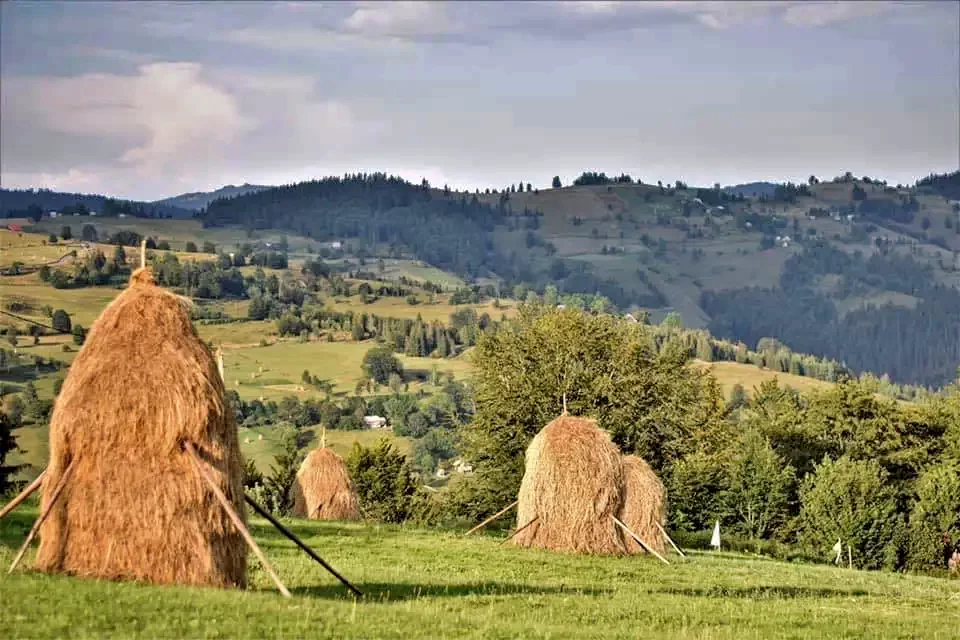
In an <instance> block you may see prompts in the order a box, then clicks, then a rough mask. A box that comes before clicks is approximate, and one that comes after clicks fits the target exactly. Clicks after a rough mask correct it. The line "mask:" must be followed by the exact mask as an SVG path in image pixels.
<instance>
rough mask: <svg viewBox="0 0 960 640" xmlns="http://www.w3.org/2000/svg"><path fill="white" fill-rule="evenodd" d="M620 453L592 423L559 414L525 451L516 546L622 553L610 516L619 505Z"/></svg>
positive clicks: (621, 482) (622, 539)
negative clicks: (530, 523) (524, 468)
mask: <svg viewBox="0 0 960 640" xmlns="http://www.w3.org/2000/svg"><path fill="white" fill-rule="evenodd" d="M622 486H623V469H622V463H621V460H620V452H619V451H617V447H616V446H615V445H614V444H613V443H612V442H611V441H610V437H609V436H608V435H607V434H606V433H605V432H604V431H602V430H601V429H599V428H598V427H597V423H596V422H595V421H594V420H590V419H586V418H575V417H572V416H561V417H559V418H557V419H556V420H554V421H553V422H551V423H550V424H548V425H547V426H546V427H544V428H543V429H542V430H541V431H540V433H538V434H537V435H536V437H535V438H534V439H533V441H532V442H531V443H530V446H529V447H528V448H527V459H526V470H525V472H524V474H523V481H522V482H521V484H520V493H519V496H518V504H517V527H518V528H519V527H523V526H524V525H526V524H527V523H529V522H530V521H532V520H533V519H534V518H536V522H534V523H533V524H532V525H530V526H528V527H526V528H525V529H523V530H522V531H520V532H519V533H517V535H516V536H514V538H513V541H512V542H513V544H516V545H519V546H522V547H540V548H544V549H553V550H556V551H573V552H578V553H626V545H625V542H624V537H623V534H622V533H621V531H620V529H619V528H618V527H617V526H616V525H615V524H614V522H613V516H615V515H617V514H618V513H620V511H621V508H622V506H623V493H622V489H621V487H622Z"/></svg>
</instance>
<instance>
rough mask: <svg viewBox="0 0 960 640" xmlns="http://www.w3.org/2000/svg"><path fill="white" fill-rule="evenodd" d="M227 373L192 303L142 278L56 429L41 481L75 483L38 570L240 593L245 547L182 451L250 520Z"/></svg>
mask: <svg viewBox="0 0 960 640" xmlns="http://www.w3.org/2000/svg"><path fill="white" fill-rule="evenodd" d="M223 394H224V389H223V382H222V380H221V378H220V376H219V374H218V372H217V364H216V362H215V361H214V358H213V356H212V355H211V353H210V351H209V350H208V349H207V347H206V346H205V345H204V344H203V342H201V340H200V338H198V337H197V333H196V331H195V330H194V328H193V325H192V324H191V322H190V316H189V314H188V311H187V305H186V303H185V301H183V300H182V299H181V298H179V297H177V296H175V295H174V294H172V293H170V292H168V291H166V290H164V289H162V288H160V287H158V286H156V285H155V283H154V280H153V276H152V275H151V273H150V271H149V270H148V269H138V270H137V271H136V272H134V274H133V276H132V277H131V279H130V287H129V288H128V289H127V290H126V291H124V292H123V293H121V294H120V295H119V296H117V298H116V299H115V300H114V301H113V302H112V303H110V305H109V306H108V307H107V308H106V309H105V310H104V312H103V313H102V314H101V315H100V317H99V318H98V319H97V320H96V322H94V323H93V326H92V327H91V329H90V333H89V334H88V336H87V340H86V343H85V344H84V346H83V348H82V349H81V350H80V353H79V354H78V355H77V358H76V360H74V362H73V365H72V366H71V367H70V372H69V375H68V376H67V378H66V380H65V381H64V384H63V389H62V391H61V393H60V396H59V397H58V398H57V401H56V406H55V408H54V412H53V418H52V419H51V422H50V464H49V466H48V467H47V474H46V478H45V480H44V496H43V498H44V505H46V504H47V502H48V500H49V499H50V495H49V494H50V493H51V491H49V490H48V489H49V488H51V487H54V486H56V484H57V482H58V481H59V479H60V478H61V476H62V474H63V473H64V471H65V469H66V467H67V465H68V464H72V472H71V475H70V478H69V479H68V480H67V482H66V484H65V489H64V491H63V493H62V494H61V496H60V498H59V500H57V501H56V503H55V506H54V508H53V510H52V512H51V514H50V517H49V518H48V519H47V520H46V522H44V524H43V526H42V527H41V528H40V549H39V552H38V554H37V559H36V567H37V568H38V569H41V570H43V571H50V572H63V573H68V574H73V575H79V576H90V577H97V578H106V579H130V580H144V581H149V582H158V583H178V584H194V585H212V586H234V585H235V586H244V585H245V583H246V565H247V560H246V547H245V545H244V540H243V538H242V537H241V535H240V533H238V532H237V530H236V528H235V527H234V525H233V524H232V523H231V521H230V520H229V519H228V516H227V514H226V512H225V511H224V509H223V507H222V506H221V504H220V503H219V502H218V501H217V499H216V498H215V496H214V495H213V493H212V492H211V490H210V487H209V485H207V484H206V483H204V481H203V479H201V477H200V476H199V475H198V473H197V470H196V467H195V466H194V463H193V461H192V459H191V458H190V457H189V454H188V453H186V452H185V451H184V450H183V443H184V442H190V443H192V444H193V445H194V447H196V449H197V452H198V453H199V455H200V456H201V457H202V458H203V459H204V460H205V461H206V462H207V464H208V466H209V468H210V475H211V476H212V477H213V478H214V480H215V482H216V483H217V484H218V485H219V487H220V488H221V489H222V491H223V492H224V493H225V494H226V496H227V498H228V499H229V500H230V501H231V502H232V503H233V506H234V508H235V509H236V511H237V512H238V513H239V514H240V517H241V518H245V513H246V511H245V509H244V499H243V486H242V484H241V480H242V477H243V470H242V465H241V461H240V448H239V445H238V443H237V431H236V427H235V425H234V422H233V418H232V414H231V411H230V409H229V407H228V406H225V404H224V401H223Z"/></svg>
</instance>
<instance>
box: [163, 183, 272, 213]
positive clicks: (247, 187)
mask: <svg viewBox="0 0 960 640" xmlns="http://www.w3.org/2000/svg"><path fill="white" fill-rule="evenodd" d="M269 188H270V187H266V186H261V185H256V184H242V185H240V186H235V185H232V184H228V185H227V186H225V187H220V188H219V189H216V190H214V191H193V192H191V193H181V194H180V195H178V196H173V197H170V198H164V199H163V200H157V201H156V202H155V203H154V204H156V205H166V206H172V207H180V208H182V209H191V210H193V211H199V210H200V209H203V208H204V207H206V206H207V205H209V204H210V203H211V202H213V201H214V200H217V199H218V198H235V197H236V196H242V195H245V194H247V193H255V192H257V191H263V190H264V189H269Z"/></svg>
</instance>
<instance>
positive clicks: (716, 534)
mask: <svg viewBox="0 0 960 640" xmlns="http://www.w3.org/2000/svg"><path fill="white" fill-rule="evenodd" d="M710 546H711V547H713V548H714V549H719V548H720V521H719V520H717V524H715V525H713V537H712V538H710Z"/></svg>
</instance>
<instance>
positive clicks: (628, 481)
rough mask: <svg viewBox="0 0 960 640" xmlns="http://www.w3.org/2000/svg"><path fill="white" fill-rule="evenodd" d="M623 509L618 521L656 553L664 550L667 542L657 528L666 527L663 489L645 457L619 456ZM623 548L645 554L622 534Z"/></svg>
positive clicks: (665, 492) (665, 502) (665, 494)
mask: <svg viewBox="0 0 960 640" xmlns="http://www.w3.org/2000/svg"><path fill="white" fill-rule="evenodd" d="M623 489H624V497H623V509H622V510H621V511H620V516H619V517H620V520H622V521H623V523H624V524H625V525H627V526H628V527H630V530H631V531H633V532H634V533H635V534H637V536H638V537H639V538H640V539H641V540H643V541H644V542H645V543H647V544H648V545H649V546H650V547H651V548H652V549H653V550H654V551H656V552H657V553H659V554H661V555H662V554H663V553H665V552H666V550H667V549H666V545H667V541H666V539H665V538H664V536H663V533H662V532H661V531H660V528H659V527H658V526H657V525H660V526H661V527H663V526H666V517H667V490H666V488H665V487H664V486H663V482H661V481H660V478H658V477H657V474H656V473H654V472H653V469H651V468H650V465H649V464H647V462H646V460H644V459H643V458H640V457H637V456H624V457H623ZM626 542H627V551H629V552H630V553H645V551H644V549H643V547H641V546H640V545H639V544H637V542H636V540H634V539H633V538H632V537H630V536H626Z"/></svg>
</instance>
